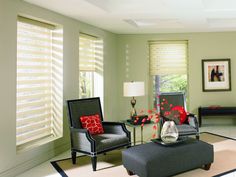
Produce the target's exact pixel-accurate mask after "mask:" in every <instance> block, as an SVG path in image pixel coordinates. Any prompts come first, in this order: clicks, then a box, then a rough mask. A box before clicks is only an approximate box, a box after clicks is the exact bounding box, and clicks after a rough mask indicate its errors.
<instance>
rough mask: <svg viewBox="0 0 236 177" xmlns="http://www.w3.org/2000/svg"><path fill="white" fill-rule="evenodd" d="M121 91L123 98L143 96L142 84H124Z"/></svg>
mask: <svg viewBox="0 0 236 177" xmlns="http://www.w3.org/2000/svg"><path fill="white" fill-rule="evenodd" d="M123 91H124V96H125V97H134V96H143V95H145V92H144V82H124V89H123Z"/></svg>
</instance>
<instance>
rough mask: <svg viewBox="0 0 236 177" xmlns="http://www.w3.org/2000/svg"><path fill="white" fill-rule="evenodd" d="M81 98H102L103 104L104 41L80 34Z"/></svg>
mask: <svg viewBox="0 0 236 177" xmlns="http://www.w3.org/2000/svg"><path fill="white" fill-rule="evenodd" d="M79 74H80V75H79V88H80V90H79V97H80V98H89V97H100V99H101V102H103V40H102V39H100V38H97V37H94V36H90V35H87V34H82V33H80V36H79Z"/></svg>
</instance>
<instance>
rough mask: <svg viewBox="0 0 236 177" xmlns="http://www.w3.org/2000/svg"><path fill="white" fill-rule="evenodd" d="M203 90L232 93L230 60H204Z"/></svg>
mask: <svg viewBox="0 0 236 177" xmlns="http://www.w3.org/2000/svg"><path fill="white" fill-rule="evenodd" d="M202 90H203V92H217V91H231V64H230V58H224V59H202Z"/></svg>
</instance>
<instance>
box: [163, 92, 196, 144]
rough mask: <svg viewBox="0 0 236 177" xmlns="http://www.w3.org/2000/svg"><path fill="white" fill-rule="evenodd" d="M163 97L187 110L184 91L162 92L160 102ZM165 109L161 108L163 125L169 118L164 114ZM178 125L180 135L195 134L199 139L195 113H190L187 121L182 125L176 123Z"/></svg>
mask: <svg viewBox="0 0 236 177" xmlns="http://www.w3.org/2000/svg"><path fill="white" fill-rule="evenodd" d="M163 99H164V100H167V102H168V103H169V104H172V105H173V107H174V106H182V107H184V108H185V110H186V102H185V95H184V93H182V92H169V93H161V94H160V97H159V100H160V102H162V100H163ZM164 111H165V110H161V109H160V117H161V120H160V121H161V122H160V123H161V127H162V125H163V123H164V121H165V120H169V119H168V118H166V117H165V116H164ZM176 127H177V129H178V132H179V137H183V136H190V135H195V136H196V139H199V126H198V121H197V117H196V116H195V115H194V114H191V113H189V114H188V115H187V118H186V120H185V122H184V123H183V124H181V125H176Z"/></svg>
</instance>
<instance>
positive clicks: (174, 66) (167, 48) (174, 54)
mask: <svg viewBox="0 0 236 177" xmlns="http://www.w3.org/2000/svg"><path fill="white" fill-rule="evenodd" d="M187 47H188V42H187V41H150V42H149V57H150V62H149V64H150V75H165V74H186V73H187V56H188V55H187Z"/></svg>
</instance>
